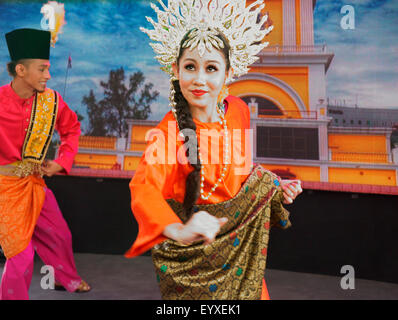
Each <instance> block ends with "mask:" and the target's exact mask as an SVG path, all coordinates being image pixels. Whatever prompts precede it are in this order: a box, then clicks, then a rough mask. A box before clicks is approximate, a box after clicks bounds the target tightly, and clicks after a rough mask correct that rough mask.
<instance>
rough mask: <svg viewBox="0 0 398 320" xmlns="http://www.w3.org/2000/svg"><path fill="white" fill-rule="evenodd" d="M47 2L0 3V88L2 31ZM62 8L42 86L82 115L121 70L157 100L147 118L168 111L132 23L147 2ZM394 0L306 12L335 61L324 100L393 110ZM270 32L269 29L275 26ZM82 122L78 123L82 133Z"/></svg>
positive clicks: (397, 41) (23, 22)
mask: <svg viewBox="0 0 398 320" xmlns="http://www.w3.org/2000/svg"><path fill="white" fill-rule="evenodd" d="M46 2H47V1H33V0H32V1H7V0H0V34H1V37H0V85H4V84H6V83H8V82H9V81H10V77H9V76H8V74H7V70H6V63H7V62H8V61H9V54H8V50H7V46H6V42H5V39H4V34H5V33H7V32H9V31H12V30H14V29H17V28H37V29H39V28H40V22H41V19H42V14H41V13H40V8H41V6H42V5H43V4H44V3H46ZM60 2H63V3H64V4H65V10H66V17H65V18H66V23H67V24H66V25H65V26H64V28H63V33H62V34H61V35H60V36H59V40H58V43H57V44H56V45H55V48H52V49H51V64H52V66H51V73H52V79H51V80H50V82H49V83H48V85H49V87H51V88H53V89H55V90H57V91H58V92H60V93H61V95H63V94H64V84H65V73H66V66H67V62H68V57H69V54H70V55H71V57H72V69H70V70H69V72H68V82H67V87H66V92H65V99H66V101H67V102H68V104H69V106H70V107H71V108H72V109H74V110H78V111H79V112H80V113H81V114H82V115H83V116H85V118H86V119H87V116H86V110H85V107H84V105H82V103H81V101H82V97H83V96H84V95H87V94H88V93H89V91H90V89H93V90H94V92H95V94H96V96H97V98H98V99H101V98H102V90H101V87H100V81H101V80H102V81H106V80H107V79H108V75H109V71H110V70H112V69H116V68H120V67H123V68H124V69H125V71H126V74H127V75H130V74H132V73H133V72H135V71H138V70H141V71H142V72H144V74H145V77H146V80H147V81H149V82H152V83H153V84H154V85H155V87H154V88H155V89H156V90H158V91H159V92H160V97H159V98H158V100H157V101H156V102H154V103H153V104H152V107H151V109H152V114H151V116H150V119H156V120H160V119H161V118H162V117H163V115H164V114H165V113H166V112H167V111H168V91H169V81H168V77H167V75H166V74H164V73H163V72H162V71H160V69H159V64H158V63H157V61H156V60H155V59H154V58H153V57H154V54H153V51H152V49H151V47H150V46H149V45H148V37H147V36H146V35H145V34H144V33H142V32H140V31H139V29H138V28H139V26H146V27H149V26H150V25H149V23H148V22H147V21H146V19H145V16H151V17H154V16H155V14H154V12H153V11H152V9H151V8H150V5H149V3H150V2H149V1H144V0H142V1H139V0H102V1H94V0H81V1H77V0H75V1H60ZM346 4H349V5H352V6H353V7H354V9H355V29H354V30H344V29H342V28H341V26H340V21H341V19H342V17H343V16H344V14H341V13H340V10H341V8H342V7H343V6H344V5H346ZM397 17H398V1H394V0H372V1H369V0H350V1H340V0H337V1H326V0H318V1H317V4H316V7H315V12H314V28H315V32H314V35H315V43H316V44H323V43H326V44H327V46H328V47H329V49H330V50H331V51H332V52H334V54H335V57H334V59H333V62H332V64H331V67H330V68H329V70H328V73H327V96H330V97H332V98H337V99H345V100H347V101H351V102H353V103H355V102H356V100H357V101H358V104H359V106H360V107H374V108H381V107H389V108H397V107H398V99H397V98H398V63H397V60H398V59H397V58H398V23H397ZM276 27H277V26H276ZM86 125H87V124H86V123H84V124H83V128H84V127H85V126H86Z"/></svg>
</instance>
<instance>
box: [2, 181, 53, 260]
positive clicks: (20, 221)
mask: <svg viewBox="0 0 398 320" xmlns="http://www.w3.org/2000/svg"><path fill="white" fill-rule="evenodd" d="M45 187H46V184H45V182H44V180H43V179H42V178H40V177H38V176H35V175H29V176H27V177H25V178H19V177H15V176H3V175H0V245H1V247H2V249H3V251H4V255H5V256H6V258H7V259H10V258H12V257H14V256H15V255H17V254H18V253H20V252H22V251H23V250H25V249H26V247H27V246H28V244H29V242H30V240H31V238H32V234H33V231H34V229H35V226H36V222H37V219H38V217H39V215H40V211H41V209H42V207H43V203H44V199H45V194H46V193H45V189H44V188H45Z"/></svg>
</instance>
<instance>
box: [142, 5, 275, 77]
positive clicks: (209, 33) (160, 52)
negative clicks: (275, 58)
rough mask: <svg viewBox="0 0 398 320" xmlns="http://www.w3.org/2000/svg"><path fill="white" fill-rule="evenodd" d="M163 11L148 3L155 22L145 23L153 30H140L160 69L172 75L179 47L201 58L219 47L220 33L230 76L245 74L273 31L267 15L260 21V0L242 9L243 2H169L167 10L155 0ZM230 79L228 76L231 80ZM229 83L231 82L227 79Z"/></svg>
mask: <svg viewBox="0 0 398 320" xmlns="http://www.w3.org/2000/svg"><path fill="white" fill-rule="evenodd" d="M158 2H159V3H160V5H161V6H162V8H163V11H162V10H161V9H159V8H158V7H157V6H156V5H154V4H153V3H151V7H152V9H154V10H155V12H156V13H157V18H158V22H155V21H153V19H151V18H150V17H147V20H148V21H149V22H150V23H151V24H152V25H153V27H154V29H153V30H148V29H145V28H142V27H141V28H140V30H141V31H143V32H145V33H146V34H148V36H149V37H150V39H151V40H153V41H156V42H157V43H151V44H150V45H151V46H152V48H153V50H154V51H155V53H156V54H157V56H156V59H157V60H158V61H159V62H160V63H161V64H162V65H163V67H162V70H163V71H166V72H167V73H169V74H170V76H173V72H172V70H171V65H172V64H173V63H175V62H177V57H178V53H179V50H180V44H181V41H182V39H183V38H184V36H186V35H187V33H188V32H190V33H189V36H188V39H187V40H186V41H185V42H184V43H183V44H182V46H183V47H184V48H190V49H191V50H192V49H194V48H196V47H198V50H199V54H200V55H201V56H202V55H203V54H204V52H205V50H206V49H208V50H210V48H211V47H214V48H216V49H221V48H223V46H224V45H223V42H222V41H221V40H220V39H219V38H218V37H217V36H216V35H217V34H218V33H222V34H223V35H224V36H225V37H226V39H227V40H228V42H229V45H230V47H231V50H230V57H229V58H230V63H231V67H232V69H233V75H232V76H238V77H239V76H241V75H243V74H245V73H247V72H248V71H249V69H248V66H249V65H251V64H252V63H254V62H255V61H256V60H257V59H258V57H256V54H257V53H259V52H260V51H261V50H262V49H263V48H264V47H266V46H267V45H268V42H261V41H262V40H263V38H264V37H265V36H266V35H267V34H268V33H269V32H270V31H271V30H272V29H273V26H272V25H271V26H268V25H267V24H266V22H267V19H268V16H267V15H264V16H263V17H262V18H261V19H259V17H261V10H262V9H263V8H264V1H263V0H257V1H255V2H253V3H252V4H251V5H249V6H247V7H246V0H169V1H168V7H166V6H165V5H164V3H163V2H162V0H158ZM231 78H232V77H231ZM228 80H232V79H228Z"/></svg>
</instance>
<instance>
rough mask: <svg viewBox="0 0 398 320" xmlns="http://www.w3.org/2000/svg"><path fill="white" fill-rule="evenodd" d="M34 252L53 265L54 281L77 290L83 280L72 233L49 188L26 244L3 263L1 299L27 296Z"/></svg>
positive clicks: (25, 298) (67, 288)
mask: <svg viewBox="0 0 398 320" xmlns="http://www.w3.org/2000/svg"><path fill="white" fill-rule="evenodd" d="M35 251H36V252H37V254H38V255H39V257H40V258H41V259H42V260H43V262H44V264H46V265H49V266H52V267H53V268H54V277H55V281H56V282H58V283H60V284H61V285H63V286H64V287H65V289H66V290H68V291H69V292H73V291H75V290H76V289H77V287H78V286H79V285H80V282H81V280H82V279H81V278H80V277H79V275H78V274H77V271H76V266H75V261H74V258H73V251H72V235H71V233H70V231H69V228H68V225H67V224H66V222H65V220H64V218H63V216H62V213H61V211H60V209H59V207H58V203H57V200H56V199H55V197H54V194H53V193H52V191H51V190H50V189H46V197H45V200H44V204H43V208H42V211H41V212H40V216H39V218H38V220H37V224H36V227H35V230H34V233H33V236H32V239H31V241H30V243H29V245H28V247H27V248H26V249H25V250H24V251H22V252H21V253H19V254H17V255H16V256H14V257H12V258H10V259H7V261H6V263H5V266H4V270H3V276H2V278H1V284H0V300H28V299H29V287H30V282H31V280H32V275H33V261H34V253H35ZM43 276H44V275H43Z"/></svg>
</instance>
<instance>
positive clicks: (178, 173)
mask: <svg viewBox="0 0 398 320" xmlns="http://www.w3.org/2000/svg"><path fill="white" fill-rule="evenodd" d="M226 101H227V104H228V110H227V113H226V115H225V119H227V124H228V130H229V131H230V137H231V138H234V137H235V138H236V137H238V136H239V135H240V136H241V137H244V134H245V129H249V128H250V114H249V110H248V107H247V105H246V104H245V103H244V102H243V101H242V100H241V99H239V98H236V97H232V96H229V97H228V98H227V99H226ZM195 123H196V126H197V135H198V143H199V145H200V147H201V153H202V157H203V159H208V163H205V162H204V163H203V164H202V166H203V168H204V170H205V181H204V190H205V193H208V192H209V191H210V189H211V187H212V186H213V185H214V184H215V183H216V182H217V179H218V178H219V176H220V172H221V170H222V167H223V163H222V160H223V157H222V155H223V147H224V146H223V145H222V139H220V142H221V143H220V145H219V144H216V145H213V144H212V143H211V141H210V140H211V138H212V137H213V136H214V133H215V132H219V131H221V130H222V129H223V127H222V126H221V125H220V124H219V123H218V122H215V123H202V122H199V121H196V120H195ZM173 126H174V127H175V126H176V124H175V119H174V117H173V115H172V113H171V112H169V113H168V114H167V115H166V116H165V117H164V118H163V120H162V121H161V122H160V123H159V124H158V126H157V128H156V129H155V130H154V131H153V134H152V138H153V141H152V142H150V143H149V144H148V146H147V148H146V151H145V152H144V155H143V156H142V158H141V161H140V163H139V165H138V168H137V170H136V172H135V175H134V177H133V179H132V180H131V182H130V191H131V208H132V211H133V214H134V216H135V218H136V220H137V222H138V226H139V231H138V236H137V239H136V241H135V243H134V244H133V246H132V247H131V248H130V249H129V250H128V251H127V253H126V254H125V256H126V257H134V256H138V255H140V254H142V253H144V252H145V251H147V250H148V249H150V248H151V247H153V246H154V245H155V244H157V243H160V242H162V241H163V240H165V239H166V238H165V237H164V236H163V234H162V233H163V230H164V228H165V227H166V226H167V225H169V224H172V223H177V222H181V220H180V219H179V218H178V217H177V215H176V214H175V213H174V211H173V210H172V209H171V208H170V207H169V205H168V204H167V202H166V201H165V199H170V198H172V199H175V200H177V201H180V202H183V200H184V196H185V180H186V177H187V175H188V174H189V173H190V172H191V171H192V167H191V166H190V165H189V164H186V163H181V161H179V158H178V156H177V157H176V156H175V155H176V153H177V154H178V152H179V150H180V148H181V147H182V143H183V142H181V141H178V139H177V134H176V132H175V130H172V129H173ZM213 129H215V130H217V131H213ZM235 140H236V141H235ZM175 141H176V142H175ZM204 141H209V148H205V147H204V145H203V142H204ZM174 142H175V145H173V144H172V143H174ZM201 143H202V144H201ZM229 147H230V148H232V149H231V152H230V154H231V156H232V158H231V164H230V165H228V166H227V167H228V168H227V173H226V176H225V178H224V181H223V183H222V184H220V185H219V186H218V188H217V189H216V191H215V192H214V193H213V194H212V196H211V197H210V198H209V199H208V200H202V199H200V198H199V199H198V204H205V203H219V202H222V201H225V200H227V199H230V198H232V197H234V196H235V195H236V194H237V193H238V191H239V189H240V188H241V185H242V183H243V182H244V181H245V179H246V177H247V175H248V174H249V171H250V166H251V148H250V144H248V143H247V141H245V139H244V138H240V139H234V143H232V144H230V146H229ZM247 147H249V148H247ZM217 153H218V156H219V161H218V162H216V163H213V162H211V160H212V157H214V156H215V155H216V154H217ZM180 160H181V159H180ZM162 161H163V163H159V162H162Z"/></svg>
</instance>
